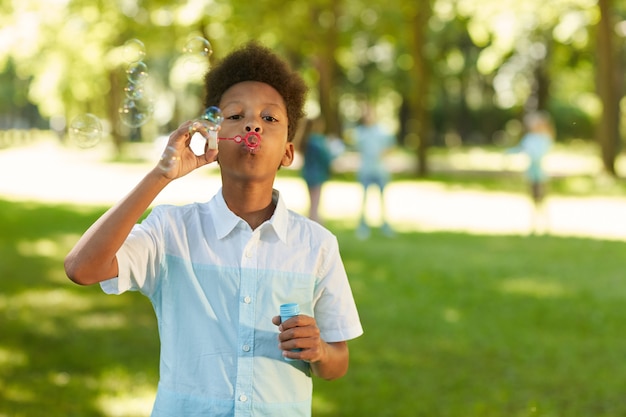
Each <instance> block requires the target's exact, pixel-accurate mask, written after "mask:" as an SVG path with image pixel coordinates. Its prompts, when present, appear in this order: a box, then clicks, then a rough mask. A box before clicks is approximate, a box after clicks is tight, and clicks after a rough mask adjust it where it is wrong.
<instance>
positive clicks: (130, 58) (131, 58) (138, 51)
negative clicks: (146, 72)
mask: <svg viewBox="0 0 626 417" xmlns="http://www.w3.org/2000/svg"><path fill="white" fill-rule="evenodd" d="M122 54H123V56H124V60H125V61H126V62H139V61H141V60H143V59H144V57H145V56H146V47H145V46H144V44H143V42H141V41H140V40H139V39H130V40H128V41H126V43H125V44H124V48H123V52H122Z"/></svg>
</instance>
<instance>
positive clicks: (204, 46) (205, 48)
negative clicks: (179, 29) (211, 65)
mask: <svg viewBox="0 0 626 417" xmlns="http://www.w3.org/2000/svg"><path fill="white" fill-rule="evenodd" d="M183 52H184V53H185V54H187V55H199V56H203V57H206V58H208V57H210V56H211V54H212V53H213V48H212V47H211V43H210V42H209V41H208V40H206V39H204V38H203V37H201V36H194V37H192V38H189V40H187V43H186V44H185V46H184V48H183Z"/></svg>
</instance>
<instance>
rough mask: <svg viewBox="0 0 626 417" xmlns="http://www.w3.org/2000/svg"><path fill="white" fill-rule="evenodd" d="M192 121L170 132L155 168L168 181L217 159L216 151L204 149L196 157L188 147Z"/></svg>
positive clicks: (206, 146) (206, 147)
mask: <svg viewBox="0 0 626 417" xmlns="http://www.w3.org/2000/svg"><path fill="white" fill-rule="evenodd" d="M192 123H193V122H192V121H187V122H185V123H183V124H181V125H180V126H179V127H178V129H176V130H175V131H173V132H172V134H171V135H170V137H169V140H168V142H167V146H166V147H165V150H164V151H163V154H162V155H161V160H160V161H159V163H158V165H157V168H158V169H159V171H160V172H161V173H162V175H164V176H165V177H166V178H168V179H171V180H173V179H176V178H180V177H182V176H184V175H187V174H188V173H190V172H191V171H193V170H194V169H196V168H199V167H201V166H204V165H207V164H210V163H211V162H214V161H215V160H216V159H217V153H218V150H217V149H209V147H208V143H207V144H206V145H205V147H204V154H202V155H196V154H195V153H194V152H193V150H192V149H191V147H190V144H191V137H192V132H191V131H190V127H191V125H192Z"/></svg>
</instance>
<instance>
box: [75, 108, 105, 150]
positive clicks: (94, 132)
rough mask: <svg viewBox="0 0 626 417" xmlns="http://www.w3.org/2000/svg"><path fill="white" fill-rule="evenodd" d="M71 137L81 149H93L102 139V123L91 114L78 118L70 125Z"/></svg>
mask: <svg viewBox="0 0 626 417" xmlns="http://www.w3.org/2000/svg"><path fill="white" fill-rule="evenodd" d="M69 137H70V140H71V141H72V142H73V143H75V144H76V145H78V146H80V147H81V148H85V149H86V148H92V147H94V146H96V145H97V144H98V143H99V142H100V140H101V139H102V123H100V119H98V118H97V117H96V116H94V115H93V114H91V113H85V114H81V115H79V116H76V117H75V118H74V120H72V123H70V127H69Z"/></svg>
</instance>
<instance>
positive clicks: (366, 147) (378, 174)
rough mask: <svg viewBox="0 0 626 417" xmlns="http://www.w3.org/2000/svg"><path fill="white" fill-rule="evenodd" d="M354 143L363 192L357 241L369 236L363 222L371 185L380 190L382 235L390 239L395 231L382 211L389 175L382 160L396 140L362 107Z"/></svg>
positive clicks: (368, 108) (366, 226) (368, 109)
mask: <svg viewBox="0 0 626 417" xmlns="http://www.w3.org/2000/svg"><path fill="white" fill-rule="evenodd" d="M354 143H355V146H356V149H357V151H358V152H359V154H360V157H361V161H360V165H359V169H358V173H357V175H358V179H359V182H360V183H361V186H362V188H363V199H362V202H361V216H360V220H359V226H358V228H357V237H358V238H359V239H366V238H367V237H369V235H370V227H369V225H368V224H367V221H366V208H367V191H368V188H369V187H370V186H371V185H376V186H377V187H378V189H379V190H380V213H381V217H382V219H381V220H382V226H381V230H382V232H383V234H385V235H386V236H388V237H391V236H393V235H394V231H393V229H392V228H391V226H390V225H389V223H388V221H387V215H386V210H385V186H386V185H387V183H388V182H389V179H390V176H391V175H390V173H389V170H388V169H387V167H386V165H385V162H384V160H383V157H384V156H385V154H386V153H388V152H389V151H390V150H391V149H392V148H393V147H394V146H395V138H394V137H393V136H392V135H390V134H389V133H386V132H385V131H384V130H383V128H382V127H381V126H380V124H378V123H376V119H375V115H374V110H373V109H372V108H371V107H370V106H366V107H365V110H364V114H363V117H362V119H361V123H360V124H359V125H358V126H356V128H355V129H354Z"/></svg>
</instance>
